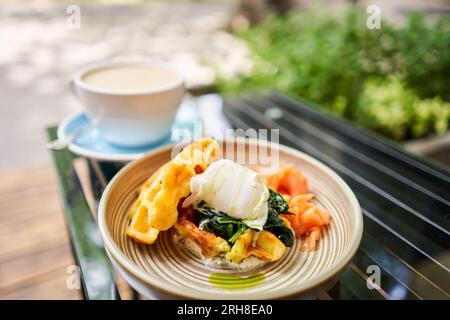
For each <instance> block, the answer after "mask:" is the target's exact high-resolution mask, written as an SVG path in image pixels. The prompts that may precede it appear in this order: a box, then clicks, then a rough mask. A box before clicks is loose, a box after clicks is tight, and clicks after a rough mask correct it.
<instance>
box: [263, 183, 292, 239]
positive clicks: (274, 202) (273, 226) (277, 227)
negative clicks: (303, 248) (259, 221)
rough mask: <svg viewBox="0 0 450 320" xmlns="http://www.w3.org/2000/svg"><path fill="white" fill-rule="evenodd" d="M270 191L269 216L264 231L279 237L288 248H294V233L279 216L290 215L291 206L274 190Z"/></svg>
mask: <svg viewBox="0 0 450 320" xmlns="http://www.w3.org/2000/svg"><path fill="white" fill-rule="evenodd" d="M269 191H270V195H269V200H268V204H269V215H268V217H267V222H266V224H265V225H264V229H265V230H267V231H270V232H272V233H273V234H274V235H275V236H277V237H278V239H280V240H281V242H283V243H284V245H285V246H286V247H292V246H293V245H294V233H293V232H292V230H291V229H290V228H288V227H286V226H285V225H284V222H283V220H282V219H281V218H280V217H279V216H278V214H280V213H283V214H289V205H288V204H287V202H286V201H285V200H284V199H283V196H282V195H281V194H279V193H278V192H276V191H274V190H272V189H269Z"/></svg>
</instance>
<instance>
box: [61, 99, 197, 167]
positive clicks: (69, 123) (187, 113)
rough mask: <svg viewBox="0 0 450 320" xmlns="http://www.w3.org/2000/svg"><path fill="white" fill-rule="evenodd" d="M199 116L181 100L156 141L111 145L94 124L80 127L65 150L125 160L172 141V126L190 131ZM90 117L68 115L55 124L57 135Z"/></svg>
mask: <svg viewBox="0 0 450 320" xmlns="http://www.w3.org/2000/svg"><path fill="white" fill-rule="evenodd" d="M200 119H201V117H200V115H199V113H198V111H197V108H196V106H195V105H194V104H192V103H189V102H183V103H182V104H181V106H180V108H179V110H178V112H177V115H176V118H175V122H174V124H173V126H172V130H171V132H170V133H169V134H168V135H167V137H165V138H163V139H161V140H160V141H158V142H156V143H154V144H151V145H148V146H144V147H121V146H116V145H112V144H110V143H109V142H107V141H105V140H104V139H103V138H102V136H101V135H100V133H99V131H98V129H96V128H95V127H90V128H87V129H86V130H83V131H82V132H81V133H80V134H79V135H78V137H77V138H76V139H75V140H74V141H72V142H71V143H70V144H69V147H68V148H69V150H70V151H72V152H73V153H76V154H79V155H81V156H84V157H87V158H93V159H97V160H103V161H120V162H126V161H131V160H134V159H137V158H140V157H141V156H142V155H144V154H145V153H148V152H150V151H151V150H153V149H156V148H159V147H162V146H164V145H167V144H170V143H173V142H176V141H172V139H171V138H172V133H173V132H174V130H177V129H182V130H189V131H190V132H191V133H192V132H193V129H194V122H195V121H196V120H200ZM89 122H90V119H89V118H88V117H87V115H86V114H85V113H83V112H80V113H76V114H73V115H70V116H69V117H67V118H66V119H64V120H63V121H62V122H61V124H60V125H59V127H58V138H59V139H61V138H64V137H66V136H67V135H68V134H70V133H72V132H75V131H77V130H78V129H79V128H82V127H85V126H86V125H87V124H89Z"/></svg>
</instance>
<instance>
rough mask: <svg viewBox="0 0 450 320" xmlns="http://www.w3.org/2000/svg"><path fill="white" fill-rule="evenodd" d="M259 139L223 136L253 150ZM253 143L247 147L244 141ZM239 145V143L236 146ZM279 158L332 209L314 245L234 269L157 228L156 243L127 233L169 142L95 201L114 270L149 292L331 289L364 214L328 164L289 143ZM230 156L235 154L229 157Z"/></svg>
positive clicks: (273, 295)
mask: <svg viewBox="0 0 450 320" xmlns="http://www.w3.org/2000/svg"><path fill="white" fill-rule="evenodd" d="M257 143H258V142H257V141H249V140H247V141H245V140H238V141H233V142H228V147H230V146H231V145H234V144H237V146H236V145H234V146H233V147H234V148H240V147H244V148H246V150H247V151H248V152H252V150H254V145H255V144H257ZM249 146H250V147H249ZM237 150H238V149H237ZM279 150H280V162H281V164H282V165H283V164H289V163H292V164H294V166H296V167H297V168H299V169H300V170H301V171H302V173H303V174H304V175H305V176H306V177H307V178H308V179H309V186H310V189H311V192H312V193H314V194H315V195H316V199H315V201H316V204H317V205H318V206H320V207H323V208H325V209H326V210H328V212H329V213H330V214H331V223H330V225H329V226H328V227H327V229H326V230H325V231H324V232H323V234H322V239H321V240H320V241H319V242H318V247H317V250H316V251H314V252H302V251H300V250H299V248H300V244H301V242H300V240H298V241H297V242H296V243H295V244H294V246H293V247H292V248H289V249H288V250H287V251H286V253H285V255H284V257H283V258H282V259H281V260H279V261H277V262H274V263H268V264H266V265H264V266H262V267H259V268H258V269H256V270H251V271H238V270H233V269H228V268H225V267H211V266H207V265H205V264H204V263H203V262H202V261H201V260H200V259H199V258H197V257H195V256H194V255H192V254H190V253H189V252H188V251H186V250H180V248H178V247H177V245H176V244H174V243H173V241H172V238H171V232H172V231H171V230H169V231H166V232H162V233H160V235H159V237H158V240H157V241H156V243H155V244H153V245H151V246H149V245H144V244H139V243H137V242H135V241H133V240H132V239H131V238H129V237H128V236H126V234H125V231H126V228H127V226H128V224H129V219H128V216H127V211H128V209H129V207H130V205H131V204H132V203H133V201H134V200H135V198H136V196H137V190H138V189H139V187H140V185H141V184H142V183H143V182H144V181H145V180H146V179H147V178H148V177H149V176H150V175H151V174H152V173H154V172H155V171H156V170H157V169H158V168H159V167H160V166H162V165H163V164H164V163H166V162H167V161H169V160H170V153H171V147H170V146H167V147H164V148H161V149H158V150H156V151H154V152H152V153H150V154H148V155H146V156H145V157H143V158H141V159H139V160H137V161H133V162H132V163H130V164H128V165H127V166H125V167H124V168H123V169H122V170H121V171H120V172H119V173H118V174H117V175H116V176H115V177H114V179H113V180H112V181H111V182H110V184H109V185H108V187H107V188H106V190H105V192H104V194H103V196H102V199H101V202H100V207H99V226H100V231H101V235H102V237H103V239H104V242H105V247H106V249H107V252H108V254H109V256H110V258H111V260H112V262H113V264H114V266H115V267H116V268H117V269H118V270H119V272H120V273H121V274H122V275H123V276H124V277H125V279H126V280H127V281H128V282H129V283H130V284H131V285H132V286H133V287H134V288H135V289H136V290H137V291H139V292H140V293H142V294H144V295H146V296H147V297H150V298H195V299H277V298H300V297H302V298H313V297H315V296H317V295H318V294H319V293H321V292H324V291H327V290H329V289H330V288H331V287H332V286H333V285H334V284H335V283H336V281H337V280H338V279H339V276H340V274H341V273H342V272H343V271H344V270H345V267H346V266H347V265H348V263H349V262H350V260H351V258H352V256H353V255H354V254H355V252H356V250H357V248H358V246H359V243H360V240H361V235H362V230H363V219H362V213H361V209H360V206H359V204H358V201H357V199H356V197H355V195H354V194H353V192H352V191H351V190H350V188H349V187H348V186H347V185H346V184H345V182H344V181H343V180H342V179H341V178H340V177H339V176H338V175H337V174H336V173H334V172H333V171H332V170H331V169H329V168H328V167H326V166H325V165H323V164H322V163H320V162H319V161H317V160H315V159H313V158H311V157H310V156H308V155H306V154H304V153H302V152H299V151H296V150H294V149H291V148H288V147H285V146H280V149H279ZM232 160H233V159H232Z"/></svg>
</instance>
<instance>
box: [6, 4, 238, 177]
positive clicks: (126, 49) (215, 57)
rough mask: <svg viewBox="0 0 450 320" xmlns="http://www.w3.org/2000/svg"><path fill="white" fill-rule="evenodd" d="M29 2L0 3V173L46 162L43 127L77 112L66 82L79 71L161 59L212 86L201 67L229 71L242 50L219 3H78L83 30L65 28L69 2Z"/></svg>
mask: <svg viewBox="0 0 450 320" xmlns="http://www.w3.org/2000/svg"><path fill="white" fill-rule="evenodd" d="M75 2H79V1H75ZM26 3H27V5H26V6H24V5H23V4H24V2H23V1H8V0H6V1H2V2H1V3H0V30H1V31H0V150H1V154H2V156H1V157H0V171H2V170H5V169H11V168H14V167H20V166H24V165H27V166H29V165H34V164H41V163H48V155H47V152H46V151H45V148H44V128H45V126H46V125H47V124H49V123H57V122H58V121H60V120H61V119H62V118H63V117H64V116H66V115H67V114H69V113H71V112H74V111H76V110H79V109H80V107H79V105H78V103H77V101H76V100H75V99H74V98H73V97H71V95H70V94H69V92H68V90H67V83H68V80H69V78H70V75H71V74H72V73H73V72H74V71H76V70H77V69H78V68H79V67H81V66H84V65H86V64H89V63H92V62H96V61H101V60H107V59H121V58H134V57H135V58H151V59H160V60H161V59H162V60H167V61H169V62H170V63H172V64H174V65H176V66H177V67H178V68H180V69H181V70H183V71H184V73H185V74H186V76H187V78H188V79H187V80H188V83H189V84H193V83H204V82H210V81H212V78H213V72H212V69H211V68H206V67H202V64H201V63H200V62H201V61H204V60H207V61H213V62H214V61H216V62H218V63H219V65H221V66H223V67H227V68H228V69H230V68H233V66H236V63H237V62H239V61H240V60H241V57H242V56H243V54H242V52H243V50H244V51H245V48H244V46H243V44H241V43H240V42H238V41H237V40H236V39H234V38H233V37H232V36H230V35H229V34H227V33H225V32H223V31H220V29H221V27H222V26H223V25H224V24H225V23H226V21H227V14H228V11H229V10H230V4H223V3H221V2H218V1H213V2H201V3H197V2H194V3H186V2H181V3H173V2H172V1H171V2H166V3H158V2H149V3H145V4H142V5H138V6H136V5H122V6H117V5H116V6H103V5H88V4H87V3H88V2H87V1H86V2H81V3H84V4H81V5H80V9H81V28H80V29H79V30H76V29H75V30H71V29H69V28H68V27H67V25H66V23H67V18H68V16H69V15H68V14H67V13H66V9H67V7H68V5H67V4H60V3H58V2H54V1H44V0H38V1H27V2H26ZM224 62H226V63H224Z"/></svg>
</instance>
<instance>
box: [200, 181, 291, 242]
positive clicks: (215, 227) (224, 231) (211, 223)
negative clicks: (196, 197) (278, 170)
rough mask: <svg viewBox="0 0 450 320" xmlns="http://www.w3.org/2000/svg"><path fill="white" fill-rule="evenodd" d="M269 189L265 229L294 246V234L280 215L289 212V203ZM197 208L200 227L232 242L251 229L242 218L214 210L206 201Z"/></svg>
mask: <svg viewBox="0 0 450 320" xmlns="http://www.w3.org/2000/svg"><path fill="white" fill-rule="evenodd" d="M269 191H270V195H269V199H268V206H269V210H268V211H269V213H268V217H267V222H266V224H265V225H264V229H265V230H267V231H270V232H272V233H273V234H274V235H275V236H276V237H278V239H280V240H281V241H282V242H283V243H284V245H285V246H286V247H292V245H293V244H294V234H293V232H292V230H291V229H289V228H288V227H286V226H285V225H284V222H283V220H281V218H280V217H279V216H278V214H280V213H283V214H289V211H288V210H289V205H288V204H287V202H286V201H285V200H284V199H283V197H282V196H281V194H279V193H278V192H276V191H274V190H272V189H269ZM196 208H197V210H198V211H199V214H200V222H199V228H201V229H204V230H206V231H209V232H212V233H214V234H215V235H216V236H218V237H221V238H223V239H225V240H226V241H227V242H228V243H230V244H233V243H235V242H236V239H237V238H238V237H239V236H240V235H241V234H242V233H244V232H245V231H246V230H248V229H249V227H248V226H247V225H246V224H245V223H244V222H243V221H242V220H241V219H235V218H232V217H230V216H228V215H227V214H226V213H224V212H221V211H217V210H214V209H212V208H210V207H208V206H207V205H206V204H205V203H204V202H200V203H199V204H198V205H197V207H196Z"/></svg>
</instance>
